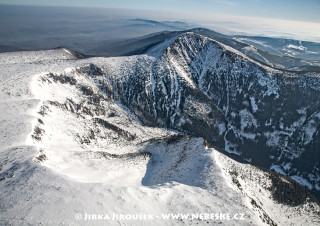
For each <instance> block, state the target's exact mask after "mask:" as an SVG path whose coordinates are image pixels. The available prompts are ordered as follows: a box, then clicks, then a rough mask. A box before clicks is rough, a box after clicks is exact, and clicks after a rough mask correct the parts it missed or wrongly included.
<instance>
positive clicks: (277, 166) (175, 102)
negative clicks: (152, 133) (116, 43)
mask: <svg viewBox="0 0 320 226" xmlns="http://www.w3.org/2000/svg"><path fill="white" fill-rule="evenodd" d="M115 61H117V62H115V63H116V64H117V70H114V69H113V68H112V67H108V65H107V66H106V65H104V66H101V68H99V66H96V65H90V66H89V67H87V68H80V69H79V72H80V73H84V74H87V75H90V76H91V77H92V79H93V80H94V82H95V83H96V84H97V86H98V87H99V88H100V90H101V91H103V92H104V93H105V94H106V95H107V96H109V97H110V98H112V99H114V100H116V101H119V102H121V103H122V104H123V105H125V106H126V107H128V108H129V109H130V110H131V111H132V112H134V113H135V115H137V116H138V118H139V119H140V120H141V121H142V122H143V123H144V124H146V125H149V126H160V127H167V128H171V129H175V130H178V131H182V132H186V133H188V134H192V135H196V136H201V137H203V138H205V139H206V140H207V141H208V142H209V143H210V144H211V145H213V146H214V147H216V148H218V149H220V150H225V151H226V152H228V153H231V154H233V156H234V157H235V158H237V159H240V160H244V161H248V162H250V163H252V164H254V165H257V166H260V167H263V168H270V169H274V170H275V171H277V172H280V173H283V174H287V175H289V176H291V177H292V178H294V179H295V180H297V181H298V182H300V183H302V184H304V185H306V186H308V187H309V188H310V189H314V190H315V191H316V190H320V185H319V180H320V172H319V159H320V152H319V150H318V149H319V147H320V137H319V136H320V134H319V133H318V131H319V125H320V99H319V94H320V75H319V74H317V73H296V72H285V71H280V70H275V69H273V68H270V67H267V66H265V65H262V64H260V63H258V62H256V61H254V60H252V59H251V58H249V57H247V56H246V55H244V54H242V53H240V52H238V51H236V50H234V49H232V48H231V47H228V46H226V45H223V44H221V43H219V42H217V41H214V40H212V39H209V38H206V37H203V36H201V35H198V34H194V33H191V32H189V33H185V34H183V35H180V36H179V37H176V38H174V39H171V40H168V41H166V42H165V43H163V44H160V45H159V46H157V47H155V48H153V49H151V50H150V51H149V53H148V54H147V55H141V56H132V57H130V60H127V58H119V59H115ZM98 75H99V76H98ZM101 75H102V76H101Z"/></svg>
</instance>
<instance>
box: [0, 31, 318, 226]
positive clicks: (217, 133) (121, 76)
mask: <svg viewBox="0 0 320 226" xmlns="http://www.w3.org/2000/svg"><path fill="white" fill-rule="evenodd" d="M0 59H1V62H0V69H1V70H0V79H1V83H0V96H1V102H0V109H1V114H0V117H1V118H0V119H1V124H0V127H1V130H0V133H1V136H0V144H1V146H0V152H1V156H0V200H1V202H0V209H1V212H0V224H10V225H21V224H22V225H23V224H31V225H36V224H40V223H41V224H46V225H47V224H52V225H56V224H66V225H79V224H80V225H99V224H101V225H106V224H108V225H123V224H128V225H150V224H154V225H185V224H187V225H188V224H189V225H196V224H200V225H207V224H223V225H264V224H270V225H275V224H279V225H284V224H297V223H298V224H301V225H310V224H313V223H315V222H319V220H320V218H319V211H320V208H319V205H318V204H317V203H316V201H315V199H314V198H313V197H312V196H310V194H309V193H308V192H307V189H305V188H303V187H302V186H300V185H299V184H298V183H296V182H294V181H293V180H291V179H290V178H286V177H284V176H281V175H279V174H275V173H269V172H266V171H263V170H260V169H258V168H256V167H253V166H250V165H245V164H240V163H238V162H236V161H234V160H231V159H230V158H229V157H227V156H226V155H224V154H222V153H220V152H218V151H217V150H215V149H213V148H210V146H212V145H215V146H216V147H217V148H224V147H227V146H224V145H225V144H228V148H229V150H230V152H236V153H237V154H238V155H239V158H240V157H241V158H246V159H247V160H248V159H250V161H252V162H253V163H257V164H258V163H259V159H258V158H257V156H258V154H255V152H259V154H261V153H263V154H262V156H264V155H265V156H269V155H273V158H270V159H271V160H274V161H273V162H272V163H274V165H276V164H279V165H280V166H279V167H282V168H283V169H284V170H287V171H288V170H289V171H290V169H292V168H293V167H297V166H295V165H294V164H295V163H294V161H292V165H290V164H289V165H288V164H286V165H284V164H283V163H284V162H285V161H289V159H290V158H291V157H292V153H290V152H289V151H288V150H289V149H285V148H289V147H291V146H290V145H291V143H290V142H289V141H290V140H289V139H290V138H291V136H293V135H292V134H294V133H295V132H296V131H298V132H299V133H301V134H302V135H301V137H305V138H304V139H303V142H304V143H306V145H311V146H312V145H313V143H312V141H313V142H314V141H315V140H314V137H315V136H318V135H317V128H318V124H317V123H319V121H318V119H319V116H318V114H313V115H312V116H309V115H308V114H309V112H310V111H311V110H312V109H311V110H310V107H316V104H314V106H310V107H307V106H300V105H299V106H300V107H299V108H297V111H296V112H297V113H296V114H297V116H299V117H298V118H297V119H296V120H294V122H292V126H291V127H289V128H290V129H291V130H290V131H292V133H289V132H286V133H284V132H283V131H286V130H288V128H287V125H286V121H285V119H282V120H280V119H278V118H277V117H278V115H277V113H276V114H275V115H274V116H273V117H271V118H270V117H269V115H268V113H266V115H264V114H263V113H262V112H263V111H262V110H263V109H265V108H267V107H268V108H269V107H270V105H274V104H275V103H276V102H277V101H279V100H280V99H281V98H282V95H285V94H283V93H282V86H283V84H282V81H283V80H286V79H289V78H291V77H292V79H296V80H297V81H298V82H297V84H303V82H305V81H309V80H308V79H310V80H312V81H313V82H314V81H317V78H316V77H315V75H306V76H305V77H303V78H295V77H294V75H295V74H288V75H284V74H283V73H282V72H280V71H276V70H273V69H270V68H267V67H265V66H261V65H260V64H258V63H256V62H254V61H252V60H251V59H250V58H247V57H246V56H245V55H243V54H240V55H239V53H238V52H236V51H234V50H233V49H231V48H228V47H226V46H224V45H222V44H220V43H218V42H215V41H213V40H211V39H208V38H204V37H202V36H199V35H195V34H193V33H187V34H184V35H181V36H179V37H176V38H175V39H172V40H169V41H167V42H166V43H164V44H162V47H161V48H160V47H158V48H155V49H152V50H151V51H150V53H149V54H147V55H141V56H131V57H118V58H88V59H77V55H75V54H74V53H73V52H72V51H69V50H67V49H56V50H48V51H37V52H14V53H1V54H0ZM286 76H287V77H288V78H287V77H286ZM248 81H250V82H248ZM304 84H305V86H308V87H309V84H308V83H304ZM313 84H314V87H309V88H310V89H313V90H315V91H316V90H317V86H316V84H315V83H313ZM298 88H299V86H297V89H298ZM266 100H267V101H269V102H266ZM310 101H311V100H310ZM236 103H237V104H236ZM283 103H285V102H281V103H279V104H283ZM274 107H275V108H277V107H279V106H278V105H275V106H274ZM293 107H296V106H293ZM279 114H280V113H279ZM268 117H269V118H270V120H269V121H268V120H266V119H265V118H268ZM277 120H279V123H280V122H282V124H279V128H280V129H279V128H273V127H272V126H274V125H276V124H274V123H275V122H278V121H277ZM281 125H282V126H281ZM151 126H152V127H151ZM268 126H269V127H270V130H271V128H272V130H271V131H270V132H269V135H268V134H267V135H264V134H263V133H262V132H261V131H262V130H263V129H265V128H269V127H268ZM313 128H316V131H315V132H314V129H313ZM265 131H269V130H265ZM277 132H278V133H277ZM272 134H275V135H273V137H276V136H277V135H279V136H280V138H279V139H274V142H269V143H267V142H266V141H267V140H266V138H268V139H269V137H270V136H272ZM200 137H202V138H200ZM264 137H266V138H264ZM286 137H287V140H288V142H287V146H284V147H283V149H280V150H278V149H277V148H280V147H279V146H277V141H279V140H280V139H285V138H286ZM204 139H205V140H204ZM260 139H264V141H265V147H264V146H263V142H262V141H261V140H260ZM270 139H271V138H270ZM239 140H240V141H241V142H239ZM247 141H248V143H247ZM208 143H210V145H208ZM253 144H259V145H260V146H259V145H256V146H254V145H253ZM250 145H251V146H250ZM272 145H275V146H272ZM272 147H274V149H272ZM247 150H249V151H247ZM251 150H252V151H251ZM306 152H307V150H304V149H301V150H300V152H299V153H296V152H293V153H294V154H295V157H296V159H298V158H302V155H303V154H304V153H306ZM279 153H280V154H279ZM287 155H288V156H287ZM280 157H281V158H280ZM291 160H292V159H291ZM314 161H315V160H313V162H312V161H310V165H312V166H314V167H316V165H315V162H314ZM270 164H271V163H270ZM281 164H282V165H281ZM287 171H285V173H287ZM298 172H302V171H301V169H298V168H296V171H295V174H294V176H295V177H293V179H296V180H298V181H299V182H308V183H309V184H310V186H311V188H312V186H317V183H318V182H319V181H318V180H319V179H318V177H317V173H318V172H319V171H318V169H317V168H314V170H313V171H312V172H310V174H309V175H311V176H312V178H314V180H309V179H308V178H307V179H306V178H304V177H303V176H304V174H299V173H298ZM249 175H250V176H249ZM318 187H319V186H318ZM280 188H281V189H282V188H285V189H286V190H285V191H286V192H288V193H289V194H293V197H292V196H283V195H281V193H279V189H280ZM280 191H282V190H280ZM283 197H285V198H283ZM283 208H284V209H285V212H282V211H280V209H281V210H282V209H283ZM85 213H88V214H103V215H108V216H112V215H113V214H141V213H143V214H152V215H153V216H160V217H155V218H154V219H153V220H151V221H150V220H148V221H137V220H131V221H130V220H125V219H117V220H107V221H105V220H103V221H85V220H83V219H80V220H77V219H75V215H76V214H82V216H84V214H85ZM167 213H173V214H174V213H182V214H186V213H189V214H197V213H229V214H230V215H231V216H233V215H234V214H239V213H241V214H244V219H243V220H235V219H231V220H226V219H213V220H212V219H210V220H203V219H191V218H188V219H167V220H165V219H162V218H161V214H167ZM77 216H79V215H77Z"/></svg>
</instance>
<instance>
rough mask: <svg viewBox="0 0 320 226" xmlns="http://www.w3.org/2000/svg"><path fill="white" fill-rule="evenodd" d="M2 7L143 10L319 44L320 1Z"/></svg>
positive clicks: (17, 1)
mask: <svg viewBox="0 0 320 226" xmlns="http://www.w3.org/2000/svg"><path fill="white" fill-rule="evenodd" d="M1 4H3V5H6V4H8V5H27V6H36V5H39V6H71V7H93V8H99V9H102V8H120V9H129V10H142V11H141V14H140V16H139V18H143V19H156V20H180V21H186V22H190V23H194V24H197V25H199V26H198V27H206V28H209V29H213V30H215V31H218V32H222V33H225V34H248V35H260V36H271V37H285V38H294V39H299V40H309V41H316V42H320V0H156V1H152V0H0V7H1ZM143 10H145V11H143ZM0 24H1V22H0Z"/></svg>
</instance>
